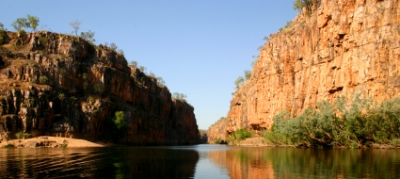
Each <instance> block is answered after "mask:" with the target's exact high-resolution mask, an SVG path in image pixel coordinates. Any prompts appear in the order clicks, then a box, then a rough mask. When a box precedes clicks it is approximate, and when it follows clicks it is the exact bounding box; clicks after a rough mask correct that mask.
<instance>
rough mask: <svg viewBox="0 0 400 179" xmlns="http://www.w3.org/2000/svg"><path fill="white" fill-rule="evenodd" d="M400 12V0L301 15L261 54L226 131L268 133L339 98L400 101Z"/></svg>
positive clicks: (327, 5) (341, 2) (338, 3)
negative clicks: (278, 120)
mask: <svg viewBox="0 0 400 179" xmlns="http://www.w3.org/2000/svg"><path fill="white" fill-rule="evenodd" d="M399 7H400V3H399V2H398V1H396V0H385V1H364V0H356V1H353V0H351V1H350V0H330V1H328V0H322V1H321V3H320V4H318V5H316V6H315V7H314V10H313V12H312V13H311V15H310V16H309V15H306V14H307V13H305V12H304V13H301V14H299V15H298V16H297V17H296V18H295V19H294V20H293V22H292V24H291V26H290V27H288V28H286V29H284V30H282V31H280V32H278V33H276V34H272V35H271V37H270V41H269V42H267V43H266V44H265V46H264V47H263V48H262V50H261V51H260V55H259V58H258V60H257V64H256V65H255V66H254V69H253V71H252V75H251V79H250V80H248V81H247V82H245V83H244V84H243V86H241V87H240V88H239V89H238V90H237V91H236V93H235V95H234V97H233V99H232V101H231V108H230V111H229V113H228V114H227V116H226V118H227V120H226V123H225V128H224V131H225V132H232V131H235V130H237V129H239V128H261V129H267V130H268V129H270V128H271V126H272V124H273V117H274V115H276V114H277V113H278V112H279V111H281V110H287V111H289V112H291V114H292V115H293V116H297V115H299V114H300V113H301V112H302V111H303V110H304V109H305V108H307V107H315V106H316V103H317V102H319V101H322V100H328V101H331V102H333V100H334V99H335V98H336V97H337V96H339V95H345V96H347V97H348V98H352V97H354V96H355V95H356V94H360V95H361V97H363V98H368V97H371V98H373V99H374V100H376V101H382V100H385V99H391V98H394V97H397V96H399V92H400V85H399V84H400V83H399V80H400V73H399V72H400V63H399V57H400V48H399V47H400V38H399V36H400V25H399V21H400V18H399V14H400V8H399ZM209 137H211V136H209Z"/></svg>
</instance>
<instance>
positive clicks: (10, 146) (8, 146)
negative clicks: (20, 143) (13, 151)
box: [4, 144, 15, 148]
mask: <svg viewBox="0 0 400 179" xmlns="http://www.w3.org/2000/svg"><path fill="white" fill-rule="evenodd" d="M14 147H15V146H14V144H7V145H5V146H4V148H14Z"/></svg>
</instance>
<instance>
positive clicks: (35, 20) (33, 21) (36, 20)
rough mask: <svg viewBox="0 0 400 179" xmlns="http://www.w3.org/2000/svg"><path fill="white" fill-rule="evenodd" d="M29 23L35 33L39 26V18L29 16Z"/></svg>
mask: <svg viewBox="0 0 400 179" xmlns="http://www.w3.org/2000/svg"><path fill="white" fill-rule="evenodd" d="M28 21H29V24H30V27H31V28H32V30H33V31H34V32H35V31H36V28H37V26H38V25H39V18H38V17H36V16H31V15H29V14H28Z"/></svg>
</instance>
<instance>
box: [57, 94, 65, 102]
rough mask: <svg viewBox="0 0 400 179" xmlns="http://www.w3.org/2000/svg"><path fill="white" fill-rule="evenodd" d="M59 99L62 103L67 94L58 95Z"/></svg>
mask: <svg viewBox="0 0 400 179" xmlns="http://www.w3.org/2000/svg"><path fill="white" fill-rule="evenodd" d="M58 99H60V100H61V101H62V100H64V99H65V94H64V93H60V94H58Z"/></svg>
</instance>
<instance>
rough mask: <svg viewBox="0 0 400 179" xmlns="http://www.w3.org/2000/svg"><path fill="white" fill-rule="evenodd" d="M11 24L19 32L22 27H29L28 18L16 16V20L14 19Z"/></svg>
mask: <svg viewBox="0 0 400 179" xmlns="http://www.w3.org/2000/svg"><path fill="white" fill-rule="evenodd" d="M11 26H13V27H14V29H15V31H17V32H19V31H21V30H22V29H23V28H29V27H30V24H29V21H28V19H26V18H17V20H15V21H14V22H13V23H12V24H11Z"/></svg>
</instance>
